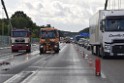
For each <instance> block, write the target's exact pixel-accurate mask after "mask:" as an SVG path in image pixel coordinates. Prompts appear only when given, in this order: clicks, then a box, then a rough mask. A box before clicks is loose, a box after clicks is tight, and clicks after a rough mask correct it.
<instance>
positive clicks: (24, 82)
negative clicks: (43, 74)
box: [21, 71, 38, 83]
mask: <svg viewBox="0 0 124 83" xmlns="http://www.w3.org/2000/svg"><path fill="white" fill-rule="evenodd" d="M37 72H38V71H33V73H32V74H31V75H30V76H28V77H27V78H26V79H25V80H23V81H22V82H21V83H27V82H28V81H29V80H31V79H32V77H33V76H34V75H35V74H36V73H37Z"/></svg>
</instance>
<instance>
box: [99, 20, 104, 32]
mask: <svg viewBox="0 0 124 83" xmlns="http://www.w3.org/2000/svg"><path fill="white" fill-rule="evenodd" d="M104 25H105V23H104V20H102V21H101V22H100V30H101V31H102V32H104V27H105V26H104Z"/></svg>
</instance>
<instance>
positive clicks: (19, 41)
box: [15, 39, 25, 43]
mask: <svg viewBox="0 0 124 83" xmlns="http://www.w3.org/2000/svg"><path fill="white" fill-rule="evenodd" d="M15 42H16V43H23V42H25V40H24V39H22V40H15Z"/></svg>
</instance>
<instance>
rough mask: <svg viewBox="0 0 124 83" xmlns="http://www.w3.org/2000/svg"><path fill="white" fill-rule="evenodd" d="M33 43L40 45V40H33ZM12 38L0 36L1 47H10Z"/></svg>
mask: <svg viewBox="0 0 124 83" xmlns="http://www.w3.org/2000/svg"><path fill="white" fill-rule="evenodd" d="M31 42H32V43H38V42H39V38H31ZM10 44H11V43H10V36H0V47H2V46H8V45H10Z"/></svg>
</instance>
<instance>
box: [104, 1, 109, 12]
mask: <svg viewBox="0 0 124 83" xmlns="http://www.w3.org/2000/svg"><path fill="white" fill-rule="evenodd" d="M107 6H108V0H106V2H105V6H104V10H107Z"/></svg>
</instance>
